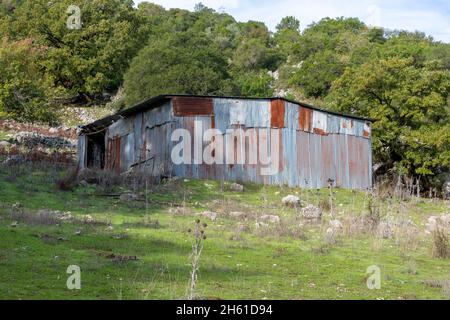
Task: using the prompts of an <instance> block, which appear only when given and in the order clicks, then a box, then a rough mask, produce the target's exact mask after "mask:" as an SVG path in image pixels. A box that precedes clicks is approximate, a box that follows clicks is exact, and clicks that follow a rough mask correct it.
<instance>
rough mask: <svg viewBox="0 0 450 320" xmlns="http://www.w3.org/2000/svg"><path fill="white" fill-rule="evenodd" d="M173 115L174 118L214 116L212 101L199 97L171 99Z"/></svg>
mask: <svg viewBox="0 0 450 320" xmlns="http://www.w3.org/2000/svg"><path fill="white" fill-rule="evenodd" d="M172 104H173V114H174V115H175V116H176V117H186V116H211V115H213V114H214V108H213V99H212V98H201V97H174V98H172Z"/></svg>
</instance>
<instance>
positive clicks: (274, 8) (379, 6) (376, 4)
mask: <svg viewBox="0 0 450 320" xmlns="http://www.w3.org/2000/svg"><path fill="white" fill-rule="evenodd" d="M137 2H142V1H137ZM152 2H154V3H158V4H160V5H162V6H164V7H166V8H183V9H190V10H192V9H193V8H194V6H195V4H196V3H198V2H202V3H203V4H205V5H206V6H208V7H211V8H214V9H216V10H219V9H224V10H225V11H226V12H228V13H230V14H231V15H233V16H234V17H235V18H236V19H237V20H239V21H247V20H258V21H263V22H265V23H266V24H267V26H268V27H269V28H270V29H271V30H274V29H275V26H276V25H277V23H278V22H279V21H280V20H281V19H282V18H283V17H285V16H288V15H293V16H296V17H297V18H298V19H299V20H300V21H301V25H302V28H304V27H306V26H307V25H309V24H310V23H312V22H315V21H319V20H320V19H322V18H325V17H340V16H344V17H358V18H360V19H361V20H362V21H364V22H366V23H367V24H369V25H377V26H382V27H385V28H388V29H405V30H410V31H415V30H419V31H423V32H425V33H427V34H429V35H432V36H434V37H435V39H437V40H441V41H445V42H450V32H449V30H450V4H449V2H448V1H442V0H431V1H419V0H346V1H342V0H314V1H310V0H278V1H273V0H153V1H152Z"/></svg>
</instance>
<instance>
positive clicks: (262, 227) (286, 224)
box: [255, 218, 306, 240]
mask: <svg viewBox="0 0 450 320" xmlns="http://www.w3.org/2000/svg"><path fill="white" fill-rule="evenodd" d="M255 234H256V235H257V236H258V237H260V238H275V239H279V238H292V239H302V240H305V239H306V235H305V232H304V230H303V224H302V223H301V222H300V221H299V220H298V219H296V218H291V219H289V218H283V219H280V222H279V223H264V222H258V223H256V224H255Z"/></svg>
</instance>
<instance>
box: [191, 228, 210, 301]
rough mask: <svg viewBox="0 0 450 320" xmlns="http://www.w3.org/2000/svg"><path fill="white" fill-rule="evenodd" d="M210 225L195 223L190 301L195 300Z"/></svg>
mask: <svg viewBox="0 0 450 320" xmlns="http://www.w3.org/2000/svg"><path fill="white" fill-rule="evenodd" d="M207 226H208V225H207V224H206V223H203V224H201V223H200V220H197V221H196V222H195V227H194V243H193V244H192V255H191V256H192V262H191V265H192V271H191V279H190V286H189V294H188V297H187V298H188V300H195V298H196V295H195V289H196V287H197V273H198V269H199V267H200V257H201V255H202V251H203V243H204V241H205V240H206V235H205V231H204V228H206V227H207Z"/></svg>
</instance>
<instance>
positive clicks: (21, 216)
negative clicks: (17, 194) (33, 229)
mask: <svg viewBox="0 0 450 320" xmlns="http://www.w3.org/2000/svg"><path fill="white" fill-rule="evenodd" d="M11 220H13V221H18V222H23V223H25V224H28V225H44V226H51V225H57V224H59V223H60V222H61V221H60V219H59V218H58V216H57V215H55V214H53V213H52V212H51V211H41V212H37V213H35V212H29V211H27V210H25V209H24V208H23V206H21V205H20V204H15V205H13V208H12V210H11Z"/></svg>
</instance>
